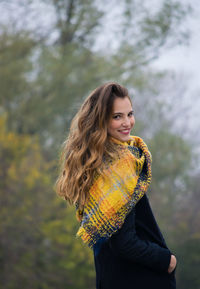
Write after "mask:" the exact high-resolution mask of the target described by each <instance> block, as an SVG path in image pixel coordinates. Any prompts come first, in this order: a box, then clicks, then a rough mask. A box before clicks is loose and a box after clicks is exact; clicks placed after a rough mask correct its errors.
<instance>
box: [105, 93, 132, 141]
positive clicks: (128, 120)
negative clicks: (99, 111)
mask: <svg viewBox="0 0 200 289" xmlns="http://www.w3.org/2000/svg"><path fill="white" fill-rule="evenodd" d="M134 124H135V118H134V115H133V109H132V104H131V100H130V98H129V97H128V96H127V97H125V98H120V97H117V98H116V99H115V100H114V102H113V111H112V114H111V118H110V120H109V122H108V134H109V135H111V136H112V137H114V138H116V139H118V140H120V141H128V140H130V132H131V129H132V128H133V126H134Z"/></svg>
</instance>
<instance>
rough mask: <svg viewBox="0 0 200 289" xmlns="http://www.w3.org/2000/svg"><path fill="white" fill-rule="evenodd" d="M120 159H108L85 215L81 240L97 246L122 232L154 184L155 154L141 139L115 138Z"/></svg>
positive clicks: (82, 218)
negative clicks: (153, 160) (131, 214)
mask: <svg viewBox="0 0 200 289" xmlns="http://www.w3.org/2000/svg"><path fill="white" fill-rule="evenodd" d="M112 140H113V142H115V143H116V145H117V146H118V158H117V159H115V160H110V159H109V160H105V169H104V171H103V175H97V176H96V177H95V179H94V181H93V185H92V186H91V188H90V190H89V197H88V200H87V202H86V204H85V206H84V210H83V212H80V211H78V210H77V218H78V217H80V215H81V222H80V228H79V230H78V232H77V237H81V238H82V240H83V242H84V243H86V244H88V246H89V247H91V248H92V247H93V245H94V244H95V243H97V242H98V241H99V240H101V239H102V240H106V239H108V238H109V237H110V236H112V235H113V234H114V233H115V232H116V231H118V230H119V229H120V228H121V226H122V225H123V223H124V220H125V218H126V216H127V214H128V213H129V212H130V211H131V209H132V207H133V206H135V205H136V203H137V202H138V201H139V200H140V199H141V198H142V197H143V196H144V194H145V192H146V191H147V188H148V186H149V184H150V182H151V162H152V159H151V154H150V152H149V150H148V148H147V145H146V144H145V143H144V141H143V140H142V139H141V138H140V137H136V136H131V140H130V141H128V142H120V141H118V140H116V139H112Z"/></svg>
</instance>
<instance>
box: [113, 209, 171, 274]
mask: <svg viewBox="0 0 200 289" xmlns="http://www.w3.org/2000/svg"><path fill="white" fill-rule="evenodd" d="M109 245H110V248H111V250H112V251H113V253H114V254H115V255H118V256H120V257H121V258H123V259H126V260H129V261H131V262H134V263H139V264H141V265H144V266H147V267H149V268H151V269H153V270H154V271H157V272H167V270H168V267H169V264H170V259H171V252H170V250H169V249H167V248H163V247H161V246H160V245H158V244H156V243H153V242H151V241H148V240H142V239H140V238H139V237H138V236H137V233H136V229H135V207H134V208H133V209H132V210H131V212H130V213H129V214H128V215H127V216H126V219H125V222H124V224H123V226H122V227H121V229H119V230H118V231H117V232H116V233H115V234H113V235H112V236H111V238H110V239H109Z"/></svg>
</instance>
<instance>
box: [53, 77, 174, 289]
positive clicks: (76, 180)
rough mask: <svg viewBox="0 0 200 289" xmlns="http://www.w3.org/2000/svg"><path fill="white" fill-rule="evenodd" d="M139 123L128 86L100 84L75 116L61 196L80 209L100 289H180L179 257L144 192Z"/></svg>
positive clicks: (146, 180) (145, 162)
mask: <svg viewBox="0 0 200 289" xmlns="http://www.w3.org/2000/svg"><path fill="white" fill-rule="evenodd" d="M134 124H135V119H134V115H133V108H132V103H131V99H130V97H129V94H128V90H127V89H126V88H125V87H123V86H121V85H119V84H118V83H114V82H112V83H106V84H104V85H102V86H100V87H98V88H96V89H95V90H94V91H93V92H92V93H91V94H90V95H89V96H88V98H87V99H86V100H85V102H84V103H83V105H82V107H81V108H80V110H79V112H78V113H77V115H76V116H75V118H74V120H73V121H72V124H71V129H70V134H69V136H68V138H67V140H66V141H65V143H64V147H63V151H62V157H61V161H62V165H61V172H60V176H59V177H58V180H57V182H56V188H57V193H58V194H59V195H61V196H63V197H64V198H65V199H66V200H67V201H68V202H69V203H70V204H74V205H75V206H76V209H77V212H76V216H77V220H78V221H79V222H80V227H79V230H78V232H77V236H79V237H81V238H82V240H83V242H85V243H86V244H87V245H88V246H89V247H90V248H92V249H93V252H94V261H95V269H96V288H97V289H112V288H113V289H131V288H132V289H139V288H140V289H146V288H153V289H161V288H162V289H175V288H176V280H175V275H174V274H175V267H176V257H175V256H174V255H173V254H172V253H171V252H170V250H169V249H168V247H167V245H166V243H165V240H164V238H163V236H162V234H161V232H160V229H159V227H158V225H157V223H156V220H155V218H154V215H153V212H152V210H151V207H150V203H149V201H148V197H147V195H146V193H147V190H148V187H149V184H150V182H151V153H150V152H149V150H148V147H147V145H146V144H145V142H144V141H143V140H142V139H141V138H140V137H138V136H132V135H130V133H131V129H132V128H133V127H134Z"/></svg>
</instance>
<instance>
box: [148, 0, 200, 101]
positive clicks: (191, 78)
mask: <svg viewBox="0 0 200 289" xmlns="http://www.w3.org/2000/svg"><path fill="white" fill-rule="evenodd" d="M190 4H191V5H192V7H193V9H194V11H193V15H192V18H190V19H189V20H188V22H187V26H188V27H189V28H190V30H191V39H190V43H189V45H188V46H178V47H176V48H173V49H172V50H169V51H168V52H166V51H165V53H164V54H163V55H162V56H161V57H160V58H159V59H158V60H156V61H155V62H154V63H153V65H154V67H156V68H159V69H172V70H175V71H176V72H177V73H184V74H185V75H188V84H189V88H190V91H193V92H194V91H198V90H199V94H200V1H196V0H194V1H190ZM199 97H200V95H199Z"/></svg>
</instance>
